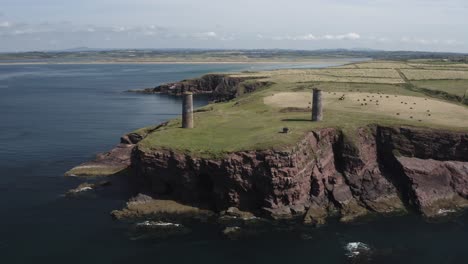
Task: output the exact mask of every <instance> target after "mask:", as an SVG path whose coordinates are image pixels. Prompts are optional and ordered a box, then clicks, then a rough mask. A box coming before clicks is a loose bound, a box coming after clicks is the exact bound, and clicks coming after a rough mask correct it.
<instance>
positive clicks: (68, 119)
mask: <svg viewBox="0 0 468 264" xmlns="http://www.w3.org/2000/svg"><path fill="white" fill-rule="evenodd" d="M350 61H352V60H350ZM341 63H343V62H342V61H341V60H340V61H339V62H338V61H336V62H334V61H327V62H320V63H312V64H294V63H290V64H9V65H0V263H2V264H3V263H4V264H10V263H48V264H53V263H67V264H71V263H86V264H91V263H99V264H105V263H109V264H110V263H113V264H116V263H174V264H178V263H207V264H209V263H216V264H219V263H243V264H245V263H256V264H259V263H268V264H273V263H281V264H286V263H314V264H316V263H331V264H333V263H426V264H429V263H444V264H446V263H457V264H459V263H468V216H467V215H466V214H464V215H460V216H458V217H455V218H451V219H446V220H444V221H440V222H428V221H426V220H424V219H422V218H421V217H420V216H418V215H416V214H412V213H410V214H408V215H403V216H387V217H383V216H381V217H377V216H376V217H373V218H371V219H366V220H363V221H360V222H356V223H350V224H343V223H339V222H338V221H335V220H331V221H330V222H329V223H328V224H327V225H325V226H323V227H320V228H314V227H305V226H301V225H297V224H288V223H285V224H278V226H273V227H271V228H269V229H268V230H267V231H266V232H259V233H258V234H250V235H249V236H246V237H242V236H241V237H237V238H236V239H228V238H226V237H225V236H223V235H222V232H221V231H222V230H221V229H220V228H219V227H218V226H216V225H200V226H199V227H195V228H193V230H192V231H191V232H189V233H185V234H183V235H180V234H178V235H174V236H166V237H158V236H154V237H153V236H150V237H145V236H140V237H139V236H135V234H134V233H133V232H132V228H131V227H130V224H129V223H125V222H118V221H115V220H113V219H112V217H111V215H110V212H111V211H112V210H115V209H120V208H122V207H123V206H125V202H126V201H127V200H128V198H130V197H129V196H130V195H131V194H130V193H126V192H125V191H116V192H114V191H103V192H93V193H92V194H91V195H83V196H77V197H68V196H66V195H65V193H66V192H67V191H68V190H69V189H71V188H75V187H76V186H77V185H78V184H80V183H82V182H84V181H85V180H83V179H80V178H74V177H64V176H63V174H64V172H66V171H67V170H68V169H70V168H71V167H73V166H76V165H78V164H80V163H82V162H84V161H87V160H89V159H92V158H93V157H94V156H95V155H96V154H97V153H100V152H104V151H107V150H109V149H111V148H112V147H113V146H115V145H116V144H118V143H119V138H120V136H122V135H123V134H125V133H128V132H131V131H133V130H135V129H138V128H141V127H144V126H150V125H154V124H158V123H161V122H163V121H165V120H168V119H171V118H176V117H178V116H179V115H180V112H181V109H180V108H181V99H180V98H177V97H171V96H167V95H143V94H136V93H130V92H126V91H127V90H130V89H141V88H148V87H155V86H156V85H159V84H162V83H165V82H172V81H178V80H182V79H187V78H193V77H197V76H200V75H203V74H206V73H210V72H235V71H247V70H248V71H255V70H269V69H279V68H322V67H328V66H335V65H339V64H341ZM207 103H208V98H207V97H203V96H196V97H195V106H196V107H199V106H203V105H205V104H207ZM111 189H112V188H111Z"/></svg>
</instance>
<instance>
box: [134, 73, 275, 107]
mask: <svg viewBox="0 0 468 264" xmlns="http://www.w3.org/2000/svg"><path fill="white" fill-rule="evenodd" d="M254 79H255V78H251V77H250V78H242V77H232V76H229V75H223V74H207V75H204V76H202V77H200V78H196V79H191V80H183V81H180V82H174V83H167V84H163V85H160V86H157V87H155V88H148V89H144V90H141V91H137V92H141V93H145V94H152V93H162V94H170V95H176V96H178V95H182V94H183V93H184V92H192V93H194V94H210V95H211V98H212V100H214V101H216V102H221V101H228V100H231V99H233V98H236V97H238V96H240V95H243V94H247V93H251V92H253V91H255V90H257V89H258V88H261V87H265V86H267V85H269V84H270V83H269V82H262V81H252V80H254Z"/></svg>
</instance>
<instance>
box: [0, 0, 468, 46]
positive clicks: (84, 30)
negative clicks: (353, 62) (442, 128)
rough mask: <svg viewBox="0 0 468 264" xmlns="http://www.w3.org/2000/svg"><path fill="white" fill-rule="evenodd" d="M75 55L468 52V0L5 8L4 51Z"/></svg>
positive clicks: (180, 0) (4, 2)
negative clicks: (114, 51) (84, 50)
mask: <svg viewBox="0 0 468 264" xmlns="http://www.w3.org/2000/svg"><path fill="white" fill-rule="evenodd" d="M75 47H89V48H119V49H120V48H122V49H142V48H143V49H145V48H154V49H156V48H206V49H272V48H279V49H306V50H314V49H335V48H346V49H353V48H359V49H381V50H418V51H419V50H420V51H451V52H467V53H468V1H467V0H374V1H371V0H235V1H230V0H164V1H163V0H0V52H17V51H37V50H64V49H70V48H75Z"/></svg>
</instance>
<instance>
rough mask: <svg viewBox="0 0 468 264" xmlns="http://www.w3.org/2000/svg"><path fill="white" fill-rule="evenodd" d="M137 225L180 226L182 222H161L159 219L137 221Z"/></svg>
mask: <svg viewBox="0 0 468 264" xmlns="http://www.w3.org/2000/svg"><path fill="white" fill-rule="evenodd" d="M136 225H137V226H148V227H151V226H164V227H169V226H172V227H180V224H175V223H167V222H160V221H157V222H155V221H144V222H141V223H137V224H136Z"/></svg>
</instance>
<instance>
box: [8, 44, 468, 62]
mask: <svg viewBox="0 0 468 264" xmlns="http://www.w3.org/2000/svg"><path fill="white" fill-rule="evenodd" d="M323 58H372V59H384V60H411V59H431V60H448V61H456V62H468V54H462V53H451V52H426V51H382V50H372V49H362V48H354V49H322V50H286V49H255V50H235V49H234V50H221V49H219V50H212V49H210V50H204V49H115V50H113V49H95V48H89V47H76V48H72V49H67V50H63V51H53V52H52V51H50V52H40V51H36V52H23V53H3V54H0V62H10V61H15V62H17V61H20V62H21V61H45V62H50V63H53V62H76V61H79V62H95V61H98V62H303V61H307V60H311V59H323Z"/></svg>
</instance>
